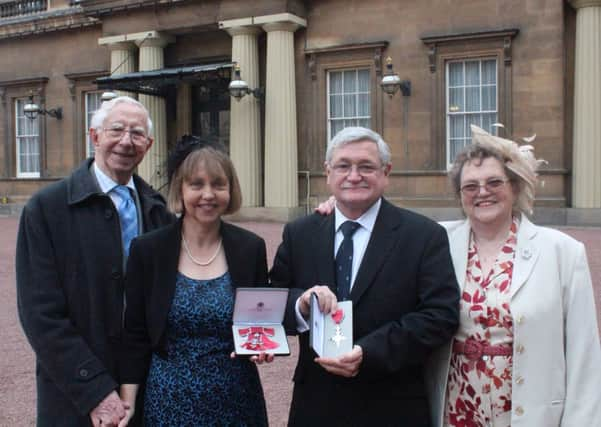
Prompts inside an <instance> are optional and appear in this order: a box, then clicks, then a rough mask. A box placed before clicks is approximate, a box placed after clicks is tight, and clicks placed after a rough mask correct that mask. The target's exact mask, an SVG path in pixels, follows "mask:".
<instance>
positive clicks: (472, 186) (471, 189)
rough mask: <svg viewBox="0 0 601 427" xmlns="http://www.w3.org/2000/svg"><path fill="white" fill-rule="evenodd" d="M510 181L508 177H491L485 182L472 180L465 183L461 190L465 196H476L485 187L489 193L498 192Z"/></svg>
mask: <svg viewBox="0 0 601 427" xmlns="http://www.w3.org/2000/svg"><path fill="white" fill-rule="evenodd" d="M508 182H509V180H508V179H503V178H490V179H487V180H486V181H485V182H483V183H480V182H475V181H472V182H468V183H467V184H463V185H462V186H461V192H462V193H463V195H465V196H475V195H476V194H478V193H479V192H480V188H482V187H484V188H485V189H486V191H488V192H489V193H497V192H499V191H500V190H501V188H503V186H504V185H505V184H506V183H508Z"/></svg>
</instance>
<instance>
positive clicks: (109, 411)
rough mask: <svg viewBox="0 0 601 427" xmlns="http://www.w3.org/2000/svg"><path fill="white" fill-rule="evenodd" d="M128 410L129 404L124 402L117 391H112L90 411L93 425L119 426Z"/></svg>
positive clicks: (96, 426)
mask: <svg viewBox="0 0 601 427" xmlns="http://www.w3.org/2000/svg"><path fill="white" fill-rule="evenodd" d="M126 410H129V404H128V403H125V402H123V401H122V400H121V399H120V398H119V395H118V394H117V392H116V391H112V392H111V393H110V394H108V395H107V396H106V397H105V398H104V399H103V400H102V402H100V403H99V404H98V406H96V407H95V408H94V409H92V412H90V419H91V420H92V425H93V426H94V427H100V426H102V427H117V426H118V425H119V422H120V421H121V420H122V419H123V418H124V417H125V411H126Z"/></svg>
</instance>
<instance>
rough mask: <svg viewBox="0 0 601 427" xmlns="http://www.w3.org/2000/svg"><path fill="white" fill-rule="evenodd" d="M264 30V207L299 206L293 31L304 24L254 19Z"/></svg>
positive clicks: (285, 17)
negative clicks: (265, 52) (265, 58)
mask: <svg viewBox="0 0 601 427" xmlns="http://www.w3.org/2000/svg"><path fill="white" fill-rule="evenodd" d="M254 21H255V23H257V24H263V29H264V30H265V31H266V32H267V78H266V85H265V206H266V207H285V208H294V207H296V206H298V160H297V158H298V154H297V129H296V81H295V75H294V31H296V29H297V28H299V27H300V26H306V21H305V20H304V19H301V18H299V17H297V16H295V15H291V14H280V15H272V16H265V17H258V18H255V19H254Z"/></svg>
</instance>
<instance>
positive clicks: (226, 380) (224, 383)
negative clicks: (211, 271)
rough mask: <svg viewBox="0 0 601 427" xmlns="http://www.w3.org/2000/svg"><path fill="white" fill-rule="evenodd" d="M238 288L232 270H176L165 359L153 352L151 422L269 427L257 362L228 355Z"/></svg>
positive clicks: (147, 412)
mask: <svg viewBox="0 0 601 427" xmlns="http://www.w3.org/2000/svg"><path fill="white" fill-rule="evenodd" d="M233 309H234V293H233V288H232V285H231V278H230V275H229V273H225V274H224V275H222V276H221V277H218V278H216V279H211V280H195V279H191V278H189V277H186V276H184V275H183V274H181V273H178V275H177V279H176V287H175V295H174V298H173V304H172V306H171V310H170V312H169V317H168V320H167V353H168V356H167V359H166V360H165V359H162V358H161V357H159V356H158V355H156V354H154V355H153V357H152V362H151V365H150V371H149V374H148V380H147V384H146V395H145V401H144V421H145V424H146V425H147V426H178V427H184V426H215V425H220V426H267V413H266V409H265V400H264V398H263V389H262V388H261V381H260V379H259V374H258V372H257V368H256V366H255V365H254V363H252V362H250V361H249V360H248V359H244V358H237V359H233V360H232V359H230V353H231V351H232V350H233V348H234V343H233V338H232V329H231V326H232V322H231V319H232V313H233Z"/></svg>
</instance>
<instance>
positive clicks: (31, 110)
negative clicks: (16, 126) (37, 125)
mask: <svg viewBox="0 0 601 427" xmlns="http://www.w3.org/2000/svg"><path fill="white" fill-rule="evenodd" d="M23 112H24V113H25V117H27V118H28V119H30V120H34V119H35V118H36V117H37V116H38V114H41V115H45V114H48V115H49V116H50V117H54V118H55V119H57V120H60V119H62V118H63V108H62V107H58V108H52V109H50V110H45V109H43V108H42V107H40V106H39V105H38V104H36V103H35V102H33V94H30V95H29V101H28V102H27V104H25V105H24V106H23Z"/></svg>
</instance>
